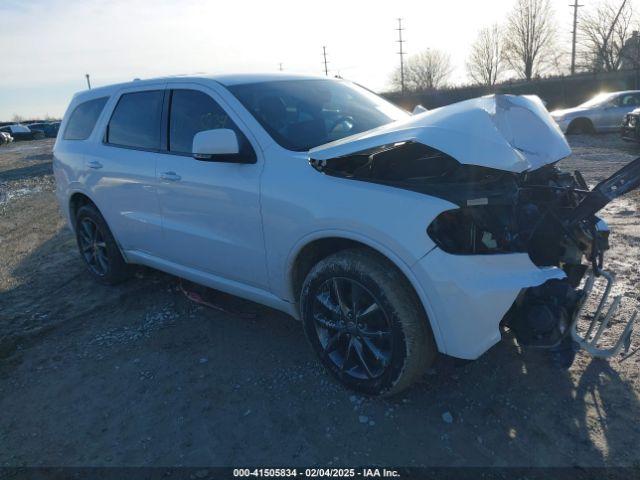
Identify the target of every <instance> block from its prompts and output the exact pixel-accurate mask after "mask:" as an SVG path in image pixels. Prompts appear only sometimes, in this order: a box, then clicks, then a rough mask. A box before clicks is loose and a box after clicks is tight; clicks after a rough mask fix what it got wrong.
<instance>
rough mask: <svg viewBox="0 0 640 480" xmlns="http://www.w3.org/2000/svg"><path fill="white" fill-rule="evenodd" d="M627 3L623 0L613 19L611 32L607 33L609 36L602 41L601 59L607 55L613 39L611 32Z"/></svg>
mask: <svg viewBox="0 0 640 480" xmlns="http://www.w3.org/2000/svg"><path fill="white" fill-rule="evenodd" d="M626 4H627V0H622V4H621V5H620V9H619V10H618V13H616V17H615V18H614V19H613V23H611V27H610V28H609V33H607V36H606V37H605V39H604V41H603V42H602V48H601V49H600V57H602V58H601V59H600V60H604V59H605V56H606V55H607V48H608V47H609V40H610V39H611V34H612V33H613V30H614V29H615V28H616V23H618V19H619V18H620V14H621V13H622V10H623V9H624V6H625V5H626Z"/></svg>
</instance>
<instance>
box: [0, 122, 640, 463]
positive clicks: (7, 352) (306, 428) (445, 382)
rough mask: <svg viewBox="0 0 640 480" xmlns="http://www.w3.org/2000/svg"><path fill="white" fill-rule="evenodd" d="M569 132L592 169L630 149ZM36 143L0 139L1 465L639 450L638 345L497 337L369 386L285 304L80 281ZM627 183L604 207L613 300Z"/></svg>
mask: <svg viewBox="0 0 640 480" xmlns="http://www.w3.org/2000/svg"><path fill="white" fill-rule="evenodd" d="M571 142H572V144H573V147H574V155H573V156H572V157H571V158H570V159H567V160H565V161H564V164H565V166H567V167H569V168H572V169H573V168H580V169H581V170H582V171H583V172H584V173H585V176H586V178H587V180H588V181H589V182H591V183H595V182H596V181H598V180H600V179H602V178H604V177H605V176H607V175H608V174H609V173H611V172H613V171H614V170H616V169H617V168H619V167H620V166H622V165H623V164H625V163H626V162H628V161H629V160H632V159H633V158H635V156H637V155H640V147H635V146H633V145H627V144H624V143H623V142H621V141H620V140H619V139H618V138H617V137H616V136H615V135H607V136H597V137H589V136H584V137H582V136H581V137H573V138H572V139H571ZM51 148H52V142H51V141H49V140H43V141H37V142H24V143H16V144H13V145H10V146H5V147H0V183H1V184H3V185H2V188H3V192H4V194H0V195H1V196H0V412H1V413H0V466H19V465H49V466H52V465H60V466H62V465H64V466H70V465H73V466H111V465H128V466H134V465H155V466H179V465H186V466H202V465H212V466H213V465H287V466H289V465H291V466H293V465H309V464H320V465H324V466H328V465H336V466H347V465H376V464H377V465H396V466H399V465H402V466H419V465H427V466H445V465H446V466H468V465H473V466H478V465H482V466H546V465H552V466H572V465H581V466H602V465H615V466H631V465H635V466H638V465H640V450H639V449H638V445H640V427H638V420H639V419H640V376H639V369H638V367H639V366H640V355H635V356H633V357H631V358H629V359H628V360H626V361H623V362H620V361H619V359H616V360H612V361H610V362H606V361H598V360H593V359H592V358H590V357H589V356H587V355H585V354H583V353H579V354H578V358H577V360H576V362H575V363H574V365H573V367H572V368H571V369H570V370H569V371H568V372H566V371H558V370H556V369H554V368H553V367H551V366H550V364H549V362H548V361H547V357H546V356H544V355H542V354H540V353H539V352H535V351H526V352H522V351H521V350H520V349H519V348H518V347H517V346H516V345H515V344H514V342H513V341H512V340H510V339H508V338H507V339H506V340H505V341H503V342H501V343H500V344H498V345H497V346H496V347H494V348H493V349H492V350H490V351H489V352H488V353H487V354H486V355H484V356H483V357H482V358H481V359H480V360H478V361H476V362H472V363H467V364H464V365H458V364H457V363H456V362H453V361H451V360H450V359H446V358H440V359H438V361H437V363H436V365H435V368H433V369H431V370H430V371H429V372H428V374H427V375H426V376H425V378H424V380H423V381H422V382H421V383H420V384H418V385H417V386H416V387H415V388H412V389H411V390H409V391H408V392H406V393H405V394H403V395H401V396H399V397H398V398H393V399H390V400H380V399H370V398H363V397H361V396H357V395H354V394H352V393H350V392H348V391H346V390H344V389H343V388H342V387H340V386H339V385H337V384H336V383H334V382H333V381H332V380H331V379H330V378H329V377H328V376H327V375H326V374H325V373H324V372H323V370H322V369H321V368H320V367H319V366H318V364H317V363H316V361H315V359H314V356H313V354H312V352H311V349H310V348H309V347H308V346H307V344H306V341H305V339H304V336H303V333H302V329H301V328H300V326H299V324H298V323H297V322H295V321H294V320H293V319H291V318H289V317H287V316H286V315H284V314H281V313H279V312H276V311H273V310H270V309H267V308H265V307H261V306H258V305H255V304H252V303H249V302H245V301H242V300H239V299H234V298H231V297H228V296H224V295H222V294H214V296H215V298H216V301H217V302H218V303H219V304H220V305H224V306H225V307H226V308H227V309H228V310H231V311H233V312H234V313H224V312H220V311H216V310H212V309H208V308H205V307H201V306H199V305H196V304H194V303H192V302H191V301H189V300H188V299H187V298H185V296H184V295H183V294H182V293H181V292H180V291H179V290H178V288H177V286H178V279H176V278H175V277H171V276H168V275H164V274H161V273H158V272H153V271H149V270H141V271H140V273H139V274H138V275H137V277H136V278H135V279H133V280H131V281H129V282H127V283H126V284H124V285H121V286H119V287H116V288H113V287H104V286H100V285H97V284H96V283H94V282H92V281H91V280H90V279H89V277H88V275H87V274H86V273H85V271H84V268H83V265H82V263H81V260H80V257H79V256H78V254H77V252H76V247H75V243H74V239H73V237H72V236H71V234H70V233H69V232H68V231H67V229H66V228H65V227H64V224H63V222H62V219H61V217H60V214H59V212H58V207H57V205H56V203H55V199H54V192H53V190H54V183H53V179H52V176H51ZM639 198H640V197H638V195H635V196H632V197H630V198H627V199H624V200H623V201H619V202H617V203H616V204H614V205H612V206H611V207H608V209H607V211H606V213H605V218H606V219H607V220H608V221H609V222H610V225H611V227H612V230H613V231H614V233H613V235H612V242H611V243H612V245H613V250H612V251H611V252H610V254H609V255H608V257H607V259H608V265H609V266H610V267H611V268H612V269H614V270H616V271H617V272H618V274H619V280H620V283H619V285H618V287H617V290H619V291H620V292H624V291H627V290H631V293H630V294H629V295H628V296H627V297H626V298H625V305H626V307H625V308H627V309H628V308H630V307H629V305H632V304H633V303H634V302H636V301H637V300H639V299H640V295H639V293H638V290H637V285H638V284H639V280H640V268H639V266H640V255H639V253H640V227H639V225H640V222H639V219H638V202H639ZM638 340H640V339H638V338H637V336H636V337H635V341H636V346H638V344H640V342H639V341H638ZM449 420H451V421H449Z"/></svg>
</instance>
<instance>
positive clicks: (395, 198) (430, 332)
mask: <svg viewBox="0 0 640 480" xmlns="http://www.w3.org/2000/svg"><path fill="white" fill-rule="evenodd" d="M570 153H571V151H570V148H569V146H568V144H567V142H566V140H565V138H564V136H563V135H562V132H561V131H560V129H559V128H558V127H557V126H556V125H555V123H554V121H553V120H552V118H551V117H550V116H549V114H548V112H547V111H546V109H545V108H544V106H543V104H542V102H541V101H540V100H539V99H538V98H537V97H527V96H511V95H495V96H487V97H482V98H477V99H472V100H468V101H464V102H460V103H457V104H453V105H450V106H447V107H443V108H439V109H435V110H432V111H428V112H423V113H418V114H416V115H410V114H409V113H407V112H405V111H404V110H402V109H400V108H398V107H396V106H394V105H392V104H391V103H389V102H387V101H386V100H384V99H383V98H381V97H379V96H377V95H375V94H373V93H371V92H370V91H368V90H366V89H364V88H362V87H360V86H358V85H355V84H353V83H350V82H348V81H345V80H342V79H327V78H315V77H303V76H292V75H284V74H280V75H277V74H273V75H228V76H216V77H197V78H163V79H155V80H144V81H140V80H138V81H134V82H131V83H127V84H121V85H113V86H108V87H104V88H97V89H93V90H89V91H85V92H82V93H79V94H77V95H76V96H75V97H74V98H73V100H72V102H71V104H70V106H69V108H68V110H67V112H66V114H65V116H64V120H63V122H62V125H61V128H60V134H59V135H58V138H57V141H56V144H55V148H54V171H55V176H56V181H57V195H58V199H59V202H60V205H61V208H62V211H63V212H64V214H65V216H66V217H67V220H68V223H69V225H70V227H71V228H72V230H73V231H74V232H75V235H76V237H77V243H78V247H79V250H80V254H81V256H82V258H83V259H84V262H85V263H86V265H87V267H88V270H89V272H90V273H91V275H92V276H93V277H94V278H95V279H96V280H97V281H99V282H102V283H105V284H115V283H117V282H120V281H122V280H124V279H126V278H127V277H128V275H129V274H130V271H131V267H130V266H131V265H132V264H142V265H146V266H149V267H153V268H156V269H159V270H163V271H165V272H169V273H171V274H174V275H177V276H179V277H183V278H186V279H189V280H191V281H193V282H197V283H200V284H203V285H206V286H208V287H212V288H215V289H218V290H221V291H224V292H228V293H231V294H234V295H238V296H240V297H244V298H247V299H250V300H253V301H256V302H259V303H262V304H265V305H268V306H271V307H273V308H276V309H279V310H282V311H284V312H287V313H288V314H290V315H292V316H293V317H295V318H297V319H300V320H301V321H302V324H303V327H304V331H305V334H306V336H307V338H308V340H309V343H310V344H311V346H312V348H313V350H314V351H315V353H316V354H317V355H318V357H319V359H320V361H321V362H322V363H323V364H324V365H325V366H326V368H327V369H328V370H329V371H330V372H331V373H332V374H333V375H334V376H335V377H336V378H337V379H339V380H340V381H341V382H342V383H344V384H345V385H346V386H348V387H350V388H352V389H355V390H357V391H360V392H363V393H366V394H371V395H392V394H395V393H397V392H399V391H401V390H402V389H404V388H406V387H407V386H409V385H410V384H411V383H412V382H413V381H415V380H416V379H417V378H418V377H419V376H420V375H421V374H423V373H424V372H425V370H426V369H427V368H428V367H429V365H430V364H431V363H432V362H433V360H434V358H435V356H436V355H437V354H438V352H440V353H442V354H446V355H450V356H453V357H457V358H461V359H476V358H478V357H479V356H480V355H482V354H483V353H484V352H486V351H487V350H488V349H489V348H490V347H492V346H493V345H494V344H496V343H497V342H498V341H499V340H500V338H501V332H503V331H506V330H507V329H508V330H510V331H511V332H512V333H513V336H514V337H515V339H516V340H517V342H518V343H519V344H520V345H523V346H530V347H539V348H546V349H548V350H549V352H550V359H551V360H552V361H553V362H555V363H556V364H558V365H561V366H564V367H568V366H569V365H570V364H571V362H572V361H573V357H574V355H575V351H576V349H577V347H582V348H584V349H585V350H587V351H588V352H589V353H591V354H593V355H597V356H603V357H606V356H611V355H613V354H617V353H618V352H619V351H620V350H621V349H623V348H626V349H627V350H628V349H629V343H630V338H631V328H632V325H633V322H634V319H635V316H634V317H632V318H630V319H628V321H626V320H625V323H624V325H625V327H624V331H623V332H622V333H621V334H620V335H619V338H618V335H616V338H617V340H615V339H614V342H613V345H610V346H608V347H607V348H604V347H603V346H602V345H601V341H600V340H601V337H602V334H603V331H605V330H606V331H607V332H610V329H608V328H606V327H607V324H608V323H609V322H610V320H611V317H612V315H614V313H615V310H616V307H617V305H618V303H619V299H616V300H615V301H613V302H607V303H611V304H612V306H611V307H610V308H609V309H607V310H608V311H607V313H606V314H602V313H603V312H602V309H603V306H604V305H605V302H606V301H607V296H608V294H609V291H610V287H611V282H612V276H611V274H610V273H608V272H607V271H606V270H605V269H604V267H603V253H604V251H605V250H606V249H607V248H608V234H609V230H608V228H607V225H606V223H605V222H604V221H602V220H601V219H599V218H598V217H597V216H596V215H595V214H596V213H597V212H598V211H599V210H600V209H601V208H602V207H604V206H605V205H606V204H607V203H608V202H610V201H611V200H613V199H614V198H616V197H618V196H620V195H623V194H625V193H627V192H628V191H630V190H632V189H634V188H636V187H638V185H639V184H640V159H639V160H638V161H634V162H632V163H630V164H629V165H627V166H626V167H624V168H623V169H622V170H620V171H619V172H617V173H616V174H614V175H613V176H612V177H610V178H609V179H607V180H605V181H603V182H601V183H600V184H598V185H597V186H595V188H593V189H590V188H589V186H588V185H587V183H586V182H585V180H584V179H583V177H582V175H581V174H580V173H579V172H574V173H568V172H563V171H561V170H560V169H559V168H558V167H557V166H556V163H557V162H558V161H559V160H561V159H562V158H564V157H566V156H568V155H569V154H570ZM600 282H604V284H605V285H606V286H607V287H608V288H606V289H601V288H593V287H594V283H596V284H597V285H600V284H601V283H600ZM597 291H604V293H603V294H602V298H601V300H600V303H599V308H598V311H597V312H596V313H595V315H593V319H592V320H587V323H588V327H587V328H583V327H584V325H583V327H580V328H579V327H578V323H579V322H578V321H579V319H580V318H582V319H583V322H582V323H584V319H585V318H587V315H586V314H585V312H584V310H585V308H586V307H585V301H586V299H587V298H588V297H589V296H590V295H592V294H593V295H595V293H596V292H597ZM585 330H587V331H586V333H585Z"/></svg>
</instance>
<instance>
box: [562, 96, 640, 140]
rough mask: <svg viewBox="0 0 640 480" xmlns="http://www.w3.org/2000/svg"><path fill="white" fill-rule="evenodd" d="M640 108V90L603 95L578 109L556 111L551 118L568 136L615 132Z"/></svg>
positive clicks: (579, 106)
mask: <svg viewBox="0 0 640 480" xmlns="http://www.w3.org/2000/svg"><path fill="white" fill-rule="evenodd" d="M639 106H640V90H627V91H624V92H611V93H601V94H599V95H596V96H595V97H593V98H592V99H591V100H589V101H587V102H585V103H583V104H581V105H578V106H577V107H573V108H566V109H563V110H554V111H553V112H551V117H552V118H553V119H554V120H555V122H556V123H557V124H558V125H559V126H560V129H561V130H562V131H563V132H564V133H567V134H572V133H600V132H613V131H618V130H619V128H620V124H621V123H622V120H623V119H624V117H625V115H626V114H627V113H629V112H631V111H632V110H634V109H636V108H637V107H639Z"/></svg>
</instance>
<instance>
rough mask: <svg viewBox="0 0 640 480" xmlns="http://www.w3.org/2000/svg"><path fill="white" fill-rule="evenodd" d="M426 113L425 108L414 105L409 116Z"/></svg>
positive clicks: (426, 109)
mask: <svg viewBox="0 0 640 480" xmlns="http://www.w3.org/2000/svg"><path fill="white" fill-rule="evenodd" d="M428 111H429V109H428V108H425V107H423V106H422V105H416V106H415V107H413V111H412V112H411V115H418V114H419V113H424V112H428Z"/></svg>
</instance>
